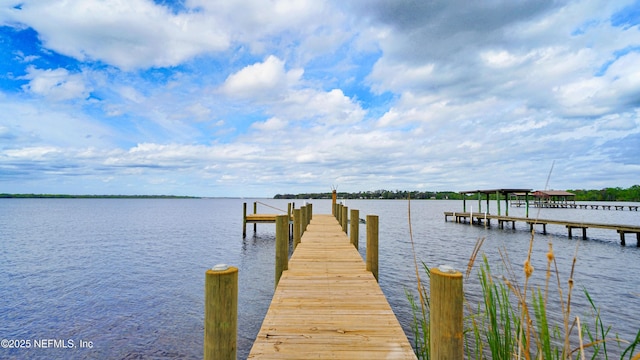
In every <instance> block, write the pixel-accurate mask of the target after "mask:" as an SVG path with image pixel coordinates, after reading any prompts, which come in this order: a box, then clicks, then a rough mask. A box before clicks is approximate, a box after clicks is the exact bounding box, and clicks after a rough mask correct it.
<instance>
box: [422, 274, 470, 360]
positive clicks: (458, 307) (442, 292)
mask: <svg viewBox="0 0 640 360" xmlns="http://www.w3.org/2000/svg"><path fill="white" fill-rule="evenodd" d="M430 290H431V303H430V309H431V310H430V313H429V328H430V329H431V336H430V348H431V358H432V359H462V358H463V357H464V347H463V340H464V338H463V336H462V335H463V334H462V332H463V326H462V315H463V307H462V306H463V301H462V300H463V292H462V274H461V273H460V272H459V271H455V270H454V269H453V268H451V267H449V266H440V267H437V268H432V269H431V285H430Z"/></svg>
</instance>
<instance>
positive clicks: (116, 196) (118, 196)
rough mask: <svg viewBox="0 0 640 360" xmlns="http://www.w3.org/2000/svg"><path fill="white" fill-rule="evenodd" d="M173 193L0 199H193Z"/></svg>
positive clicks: (30, 196) (5, 197) (2, 196)
mask: <svg viewBox="0 0 640 360" xmlns="http://www.w3.org/2000/svg"><path fill="white" fill-rule="evenodd" d="M193 198H194V197H192V196H175V195H65V194H0V199H193Z"/></svg>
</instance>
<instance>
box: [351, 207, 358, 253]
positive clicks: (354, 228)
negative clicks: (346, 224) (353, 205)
mask: <svg viewBox="0 0 640 360" xmlns="http://www.w3.org/2000/svg"><path fill="white" fill-rule="evenodd" d="M359 233H360V210H357V209H351V229H349V240H350V241H351V244H353V246H355V248H356V250H357V249H358V242H359V236H360V234H359Z"/></svg>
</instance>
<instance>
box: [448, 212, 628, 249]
mask: <svg viewBox="0 0 640 360" xmlns="http://www.w3.org/2000/svg"><path fill="white" fill-rule="evenodd" d="M449 218H452V219H453V220H454V221H455V222H457V223H463V222H467V219H468V221H469V222H470V223H472V224H474V223H475V224H478V225H483V224H484V225H485V226H487V227H490V226H491V220H496V221H497V222H498V227H499V228H500V229H502V228H504V224H505V223H507V224H508V223H511V227H512V229H515V226H516V222H518V221H520V222H524V223H527V224H528V225H529V229H530V230H533V229H534V227H535V226H536V225H540V226H542V233H543V234H546V233H547V225H548V224H552V225H561V226H565V227H566V229H567V231H568V236H569V238H572V237H573V230H574V229H580V230H581V231H582V238H583V239H585V240H586V239H587V229H588V228H598V229H609V230H615V231H617V232H618V234H619V235H620V244H621V245H622V246H625V245H626V241H625V235H626V234H636V246H638V247H640V226H635V225H616V224H602V223H585V222H577V221H566V220H551V219H532V218H528V217H515V216H501V215H490V214H486V213H473V212H452V211H447V212H445V213H444V220H445V221H449Z"/></svg>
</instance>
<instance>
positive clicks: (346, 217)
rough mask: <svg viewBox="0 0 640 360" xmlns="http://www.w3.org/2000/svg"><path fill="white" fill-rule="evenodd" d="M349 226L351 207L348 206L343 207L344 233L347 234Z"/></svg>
mask: <svg viewBox="0 0 640 360" xmlns="http://www.w3.org/2000/svg"><path fill="white" fill-rule="evenodd" d="M347 224H349V207H348V206H343V207H342V231H343V232H344V233H346V232H347V228H348V226H347Z"/></svg>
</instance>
